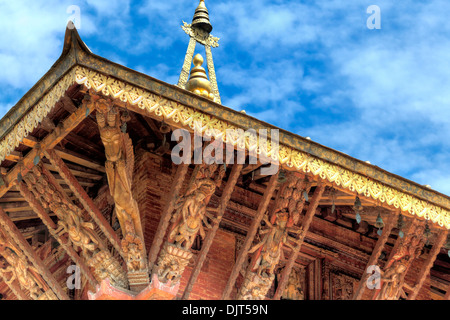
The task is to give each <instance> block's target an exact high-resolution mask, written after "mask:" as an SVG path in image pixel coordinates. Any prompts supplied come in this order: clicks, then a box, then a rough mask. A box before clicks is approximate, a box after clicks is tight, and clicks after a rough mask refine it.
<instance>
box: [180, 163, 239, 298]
mask: <svg viewBox="0 0 450 320" xmlns="http://www.w3.org/2000/svg"><path fill="white" fill-rule="evenodd" d="M242 167H243V165H242V164H235V165H234V166H233V169H232V170H231V173H230V177H229V178H228V181H227V184H226V186H225V188H224V190H223V193H222V196H221V198H220V203H219V206H218V208H217V216H216V221H215V222H214V225H213V227H212V229H211V230H210V231H209V232H208V235H207V236H206V238H205V241H204V242H203V244H202V249H201V251H200V253H199V255H198V257H197V260H196V261H195V265H194V269H193V270H192V272H191V276H190V278H189V281H188V284H187V285H186V288H185V290H184V293H183V297H182V299H184V300H187V299H189V295H190V294H191V291H192V288H193V287H194V284H195V282H196V281H197V277H198V275H199V274H200V270H201V268H202V266H203V263H204V262H205V259H206V256H207V254H208V252H209V249H210V247H211V245H212V242H213V240H214V237H215V235H216V232H217V229H219V225H220V222H221V220H222V217H223V215H224V213H225V209H226V208H227V204H228V201H229V200H230V198H231V194H232V193H233V190H234V187H235V186H236V183H237V181H238V179H239V176H240V173H241V170H242Z"/></svg>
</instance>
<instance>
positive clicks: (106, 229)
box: [43, 150, 123, 256]
mask: <svg viewBox="0 0 450 320" xmlns="http://www.w3.org/2000/svg"><path fill="white" fill-rule="evenodd" d="M45 155H46V157H47V158H48V159H49V160H50V162H51V163H52V164H53V165H54V166H55V167H56V168H57V169H58V172H59V174H60V175H61V177H62V178H63V179H64V182H65V183H66V184H67V185H68V186H69V188H70V190H71V191H72V192H73V193H74V194H75V195H76V197H77V198H78V200H80V202H81V203H82V205H83V206H84V208H85V209H86V211H87V212H88V213H89V215H90V216H91V218H92V220H94V221H95V223H96V224H97V225H98V226H99V228H100V230H101V231H102V232H103V234H104V235H105V237H106V238H107V239H108V240H109V241H110V242H111V244H112V245H113V246H114V248H115V249H116V250H117V252H119V253H121V255H122V256H123V253H122V247H121V246H120V239H119V237H118V236H117V234H116V233H115V232H114V230H113V228H112V227H111V226H110V224H109V223H108V221H106V219H105V217H104V216H103V215H102V213H101V212H100V210H99V209H98V208H97V206H96V205H95V204H94V202H93V201H92V199H91V198H90V197H89V196H88V194H87V193H86V191H85V190H84V189H83V187H82V186H81V185H80V183H79V182H78V180H77V179H76V178H75V177H74V175H73V174H72V173H71V172H70V170H69V168H68V167H67V166H66V164H65V163H64V161H63V160H62V159H61V158H60V157H59V155H58V154H57V153H56V152H55V150H47V151H46V152H45ZM43 170H46V169H45V167H44V168H43Z"/></svg>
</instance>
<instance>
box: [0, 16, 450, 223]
mask: <svg viewBox="0 0 450 320" xmlns="http://www.w3.org/2000/svg"><path fill="white" fill-rule="evenodd" d="M74 83H78V84H82V85H85V86H86V87H87V88H88V89H92V90H95V91H97V92H101V93H103V94H105V95H110V96H113V97H114V98H119V99H120V100H121V101H124V102H128V103H130V104H131V105H133V106H135V107H136V108H140V109H143V110H146V111H147V112H148V113H149V114H153V115H154V116H156V117H160V118H161V117H162V118H164V119H165V120H167V121H171V122H172V123H173V124H174V125H176V126H179V127H183V128H186V129H188V130H191V131H192V123H193V119H194V118H198V117H202V118H203V119H204V120H205V121H206V126H205V127H204V128H203V129H202V130H206V129H208V128H209V129H217V130H218V131H219V132H220V134H219V135H221V136H222V138H224V137H226V129H231V128H238V129H243V130H248V129H255V130H258V129H267V130H270V129H277V130H279V143H280V148H279V150H270V148H269V150H268V151H267V155H268V156H269V157H272V158H273V159H275V160H276V159H278V160H279V161H280V163H281V165H282V166H283V167H284V168H286V169H288V170H294V171H300V172H311V173H312V174H314V175H315V176H319V177H320V178H321V179H324V180H326V181H328V183H330V184H333V185H334V186H336V187H337V188H342V189H345V190H349V191H351V192H353V193H355V194H359V195H362V196H366V197H368V198H371V199H373V200H377V201H380V202H381V203H386V204H388V205H389V206H393V207H395V208H399V209H401V210H402V211H404V212H407V213H409V214H412V215H416V216H418V217H425V218H426V219H428V220H431V221H433V222H435V223H437V224H438V225H439V226H441V227H443V226H445V227H446V228H450V197H449V196H447V195H445V194H442V193H439V192H437V191H435V190H431V189H429V188H428V187H426V186H422V185H420V184H417V183H415V182H413V181H410V180H408V179H405V178H403V177H401V176H398V175H395V174H392V173H390V172H387V171H385V170H383V169H382V168H379V167H377V166H374V165H372V164H369V163H367V162H365V161H361V160H359V159H356V158H353V157H350V156H348V155H347V154H344V153H342V152H339V151H336V150H333V149H331V148H328V147H326V146H323V145H321V144H319V143H316V142H314V141H312V140H310V139H307V138H305V137H302V136H299V135H296V134H294V133H291V132H288V131H286V130H283V129H280V128H277V127H275V126H273V125H271V124H268V123H266V122H263V121H261V120H259V119H257V118H254V117H252V116H250V115H247V114H245V113H242V112H238V111H236V110H233V109H231V108H229V107H226V106H223V105H221V104H218V103H215V102H214V101H211V100H209V99H206V98H204V97H201V96H198V95H196V94H194V93H192V92H189V91H187V90H184V89H182V88H180V87H178V86H175V85H171V84H168V83H165V82H163V81H160V80H158V79H155V78H152V77H150V76H148V75H146V74H143V73H140V72H138V71H135V70H132V69H129V68H127V67H124V66H122V65H120V64H117V63H114V62H112V61H109V60H107V59H105V58H103V57H100V56H98V55H96V54H94V53H92V52H91V51H90V50H89V48H88V47H87V46H86V44H85V43H84V42H83V41H82V40H81V38H80V36H79V34H78V32H77V30H76V28H75V27H74V25H73V23H71V22H69V24H68V25H67V29H66V34H65V39H64V47H63V51H62V54H61V56H60V57H59V59H58V60H57V61H56V62H55V63H54V65H53V66H52V67H51V68H50V70H49V71H48V72H47V73H46V74H45V75H44V76H43V77H42V78H41V79H40V80H39V81H38V82H37V83H36V84H35V85H34V86H33V87H32V88H31V89H30V90H29V91H28V92H27V93H26V94H25V95H24V96H23V97H22V98H21V99H20V100H19V101H18V102H17V104H16V105H15V106H13V107H12V108H11V109H10V110H9V111H8V113H7V114H6V115H5V116H4V117H3V118H2V119H1V120H0V139H1V141H0V160H2V161H3V160H4V159H5V157H6V156H7V155H9V154H10V153H11V152H12V151H14V149H15V148H16V147H17V146H19V144H20V143H21V142H22V141H23V139H24V138H25V137H26V136H27V135H28V133H30V132H31V131H32V130H33V129H34V128H36V127H37V125H38V124H39V123H40V122H41V121H42V119H44V118H45V116H46V115H47V114H48V112H50V110H51V109H52V107H53V106H54V105H55V103H56V102H57V101H58V100H59V98H61V96H62V95H63V93H64V91H65V90H67V88H68V87H69V86H70V85H72V84H74ZM155 102H156V104H155ZM152 104H153V105H152ZM229 142H231V143H232V144H234V145H236V144H237V143H238V142H237V141H231V139H229ZM246 143H247V145H246V147H247V148H250V147H252V146H250V145H249V142H246ZM15 179H16V176H15V175H12V173H11V174H7V175H6V176H4V178H3V180H4V184H3V185H2V186H1V187H0V194H4V191H3V192H1V190H2V189H5V188H6V187H5V185H8V184H9V183H12V182H13V181H14V180H15Z"/></svg>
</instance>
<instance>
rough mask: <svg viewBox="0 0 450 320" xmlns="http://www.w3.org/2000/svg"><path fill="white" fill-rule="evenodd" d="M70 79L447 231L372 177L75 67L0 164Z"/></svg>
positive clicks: (437, 212)
mask: <svg viewBox="0 0 450 320" xmlns="http://www.w3.org/2000/svg"><path fill="white" fill-rule="evenodd" d="M74 81H75V82H76V83H78V84H82V85H84V86H85V87H86V88H88V89H93V90H95V91H97V92H101V93H102V94H103V95H105V96H111V97H113V98H115V99H120V101H122V102H124V103H129V104H131V105H134V106H137V107H139V108H140V109H142V110H146V111H147V112H148V113H150V114H154V115H156V116H158V117H163V118H164V119H166V120H171V121H173V122H174V123H179V124H181V125H182V126H184V127H188V128H190V129H191V130H197V131H198V132H200V133H202V134H204V135H206V136H210V137H214V138H215V139H222V141H223V142H225V143H230V144H232V145H233V146H235V147H238V148H245V149H247V150H249V151H252V150H255V152H256V153H257V154H263V155H265V156H266V157H268V158H271V159H273V160H274V161H279V163H280V164H281V165H285V166H287V167H289V168H294V169H296V170H297V171H300V172H304V173H311V174H313V175H315V176H319V177H320V178H321V179H323V180H327V181H329V182H331V183H334V184H336V185H337V186H340V187H342V188H344V189H347V190H349V191H351V192H356V193H358V194H362V195H364V196H366V197H369V198H372V199H374V200H378V201H380V202H382V203H386V204H388V205H390V206H393V207H394V208H396V209H401V210H402V211H404V212H408V213H410V214H412V215H415V216H417V217H419V218H425V219H427V220H430V221H431V222H433V223H436V224H438V225H439V226H441V227H445V228H447V229H450V211H449V210H447V209H444V208H441V207H438V206H436V205H434V204H431V203H429V202H427V201H425V200H421V199H418V198H416V197H415V196H412V195H410V194H407V193H405V192H402V191H399V190H397V189H394V188H392V187H390V186H388V185H385V184H382V183H380V182H378V181H375V180H374V179H372V178H369V177H366V176H364V175H362V174H359V173H355V172H352V171H350V170H348V169H345V168H343V167H340V166H337V165H334V164H332V163H329V162H326V161H323V160H321V159H320V158H317V157H315V156H312V155H310V154H307V153H305V152H302V151H298V150H296V149H293V148H291V147H289V146H287V145H283V144H280V145H279V146H278V144H274V145H273V146H272V144H271V141H270V139H267V141H266V142H264V140H259V139H254V138H252V136H251V135H246V136H245V138H244V139H243V138H242V135H241V134H239V132H240V131H242V130H243V129H242V128H239V127H236V126H233V125H231V124H229V123H227V122H226V121H223V120H221V119H217V118H215V117H213V116H211V115H208V114H206V113H203V112H200V111H198V110H196V109H194V108H191V107H187V106H185V105H182V104H180V103H177V102H175V101H171V100H168V99H166V98H163V97H161V96H159V95H156V94H153V93H151V92H149V91H146V90H144V89H141V88H138V87H136V86H133V85H130V84H128V83H126V82H124V81H121V80H118V79H115V78H112V77H109V76H106V75H103V74H100V73H98V72H96V71H92V70H90V69H87V68H84V67H81V66H76V67H75V68H74V69H72V70H71V72H69V73H68V74H67V75H66V76H65V77H64V78H63V79H62V80H61V81H60V82H59V83H58V85H57V86H55V87H54V88H53V89H52V90H51V91H50V92H49V93H48V94H46V95H45V96H44V97H43V99H42V100H41V102H40V103H38V104H37V105H36V106H35V107H34V108H33V109H32V111H30V112H29V113H28V114H27V115H26V116H25V118H24V119H23V120H22V121H21V122H20V123H19V124H17V125H16V126H15V127H14V130H13V131H12V132H10V133H9V134H8V135H7V136H6V137H5V138H4V139H3V140H2V141H1V142H0V159H1V160H3V159H4V158H5V156H6V155H7V154H9V153H10V152H11V151H12V150H14V149H15V147H17V146H18V145H19V143H20V141H22V140H23V138H24V137H26V135H27V134H28V133H29V132H31V131H32V130H33V129H34V128H36V127H37V125H38V123H39V122H40V121H41V120H42V119H43V118H44V117H45V116H46V115H47V114H48V112H49V111H50V110H51V108H52V107H53V106H54V105H55V103H56V102H57V101H58V100H59V99H60V98H61V97H62V96H63V95H64V92H65V91H66V90H67V89H68V88H69V86H70V85H72V84H73V83H74ZM199 124H200V125H199ZM261 141H262V142H263V143H261Z"/></svg>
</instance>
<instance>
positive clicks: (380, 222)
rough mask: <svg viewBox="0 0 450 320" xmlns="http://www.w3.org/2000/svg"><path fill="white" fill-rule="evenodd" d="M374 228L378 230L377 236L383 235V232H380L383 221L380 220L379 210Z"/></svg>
mask: <svg viewBox="0 0 450 320" xmlns="http://www.w3.org/2000/svg"><path fill="white" fill-rule="evenodd" d="M375 227H377V228H378V231H377V234H378V235H379V236H381V235H382V234H383V230H381V229H382V228H383V227H384V221H383V218H381V210H378V216H377V220H376V221H375Z"/></svg>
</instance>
